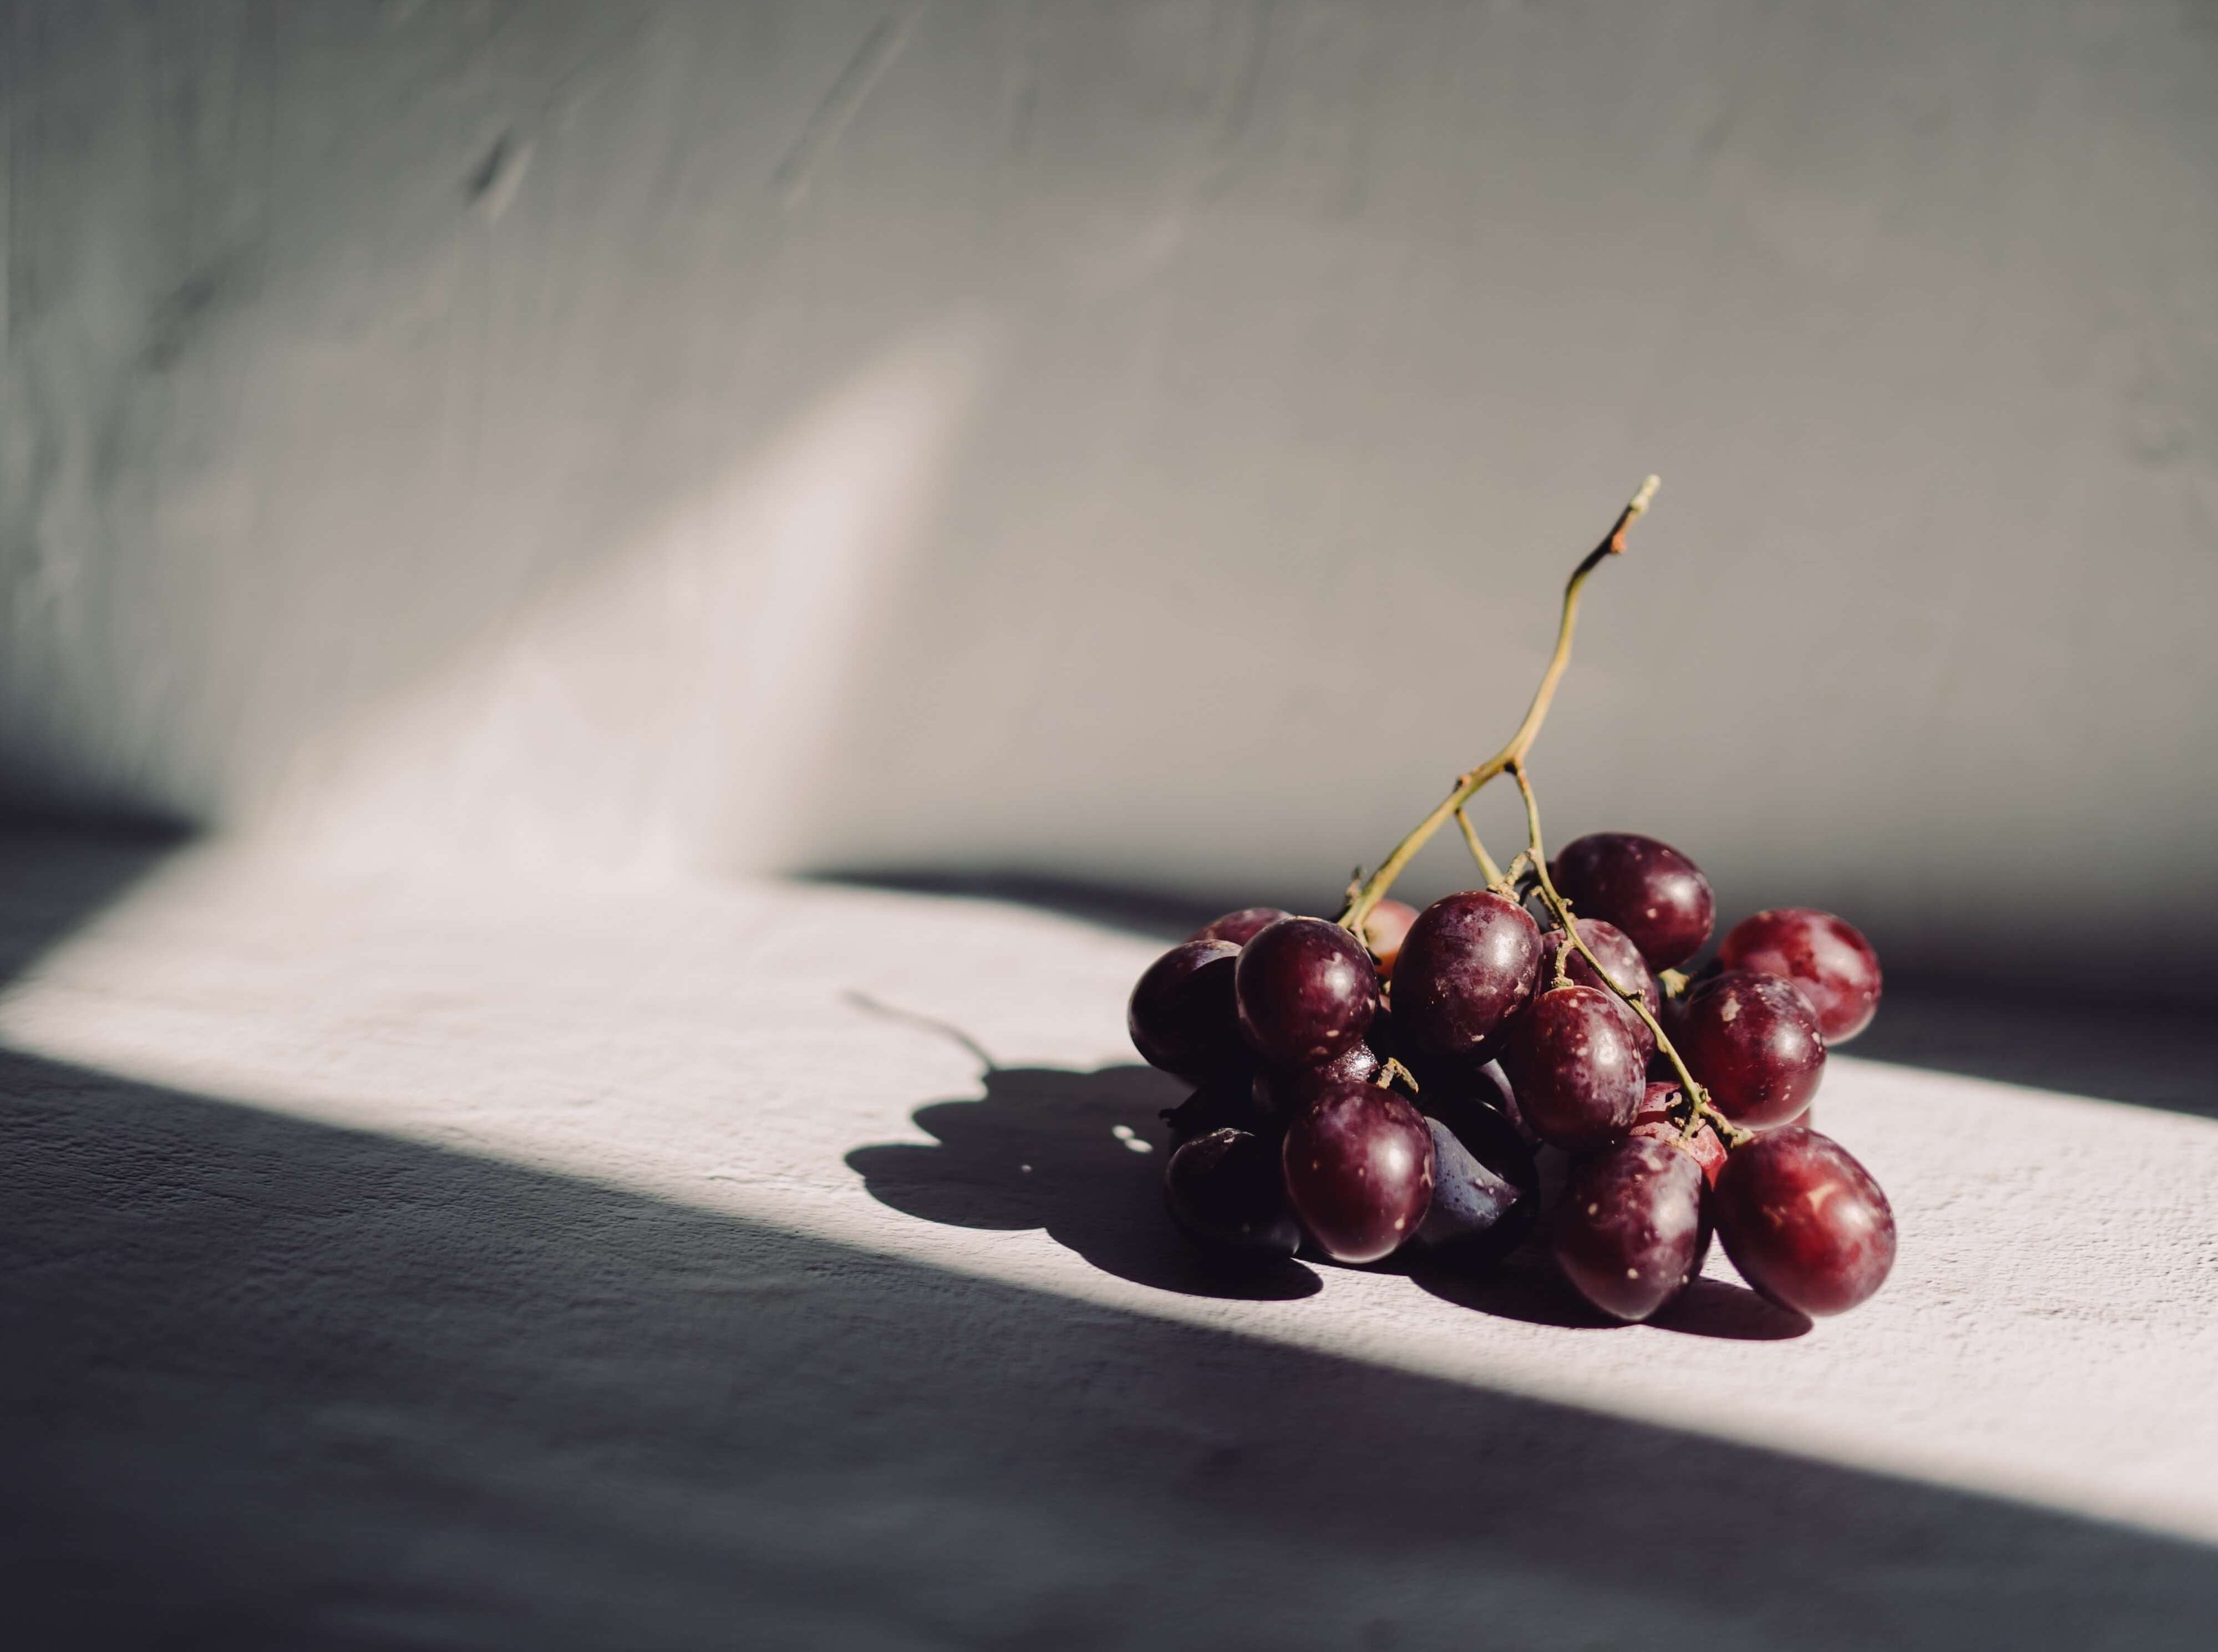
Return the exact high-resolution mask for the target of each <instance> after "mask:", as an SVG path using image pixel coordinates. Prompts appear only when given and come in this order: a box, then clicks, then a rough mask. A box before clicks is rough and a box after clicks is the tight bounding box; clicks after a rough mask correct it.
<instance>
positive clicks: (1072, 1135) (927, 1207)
mask: <svg viewBox="0 0 2218 1652" xmlns="http://www.w3.org/2000/svg"><path fill="white" fill-rule="evenodd" d="M963 1042H965V1043H968V1042H969V1041H968V1040H964V1041H963ZM973 1048H975V1046H974V1047H973ZM981 1090H982V1093H981V1094H979V1095H976V1096H973V1097H967V1098H957V1099H950V1100H945V1101H934V1102H928V1103H926V1104H925V1105H923V1106H920V1107H919V1108H918V1109H917V1110H916V1111H915V1112H914V1113H912V1114H911V1115H910V1117H911V1118H912V1119H913V1120H914V1122H915V1123H916V1126H917V1128H918V1129H921V1130H923V1131H925V1132H926V1134H927V1135H931V1136H932V1137H934V1138H935V1139H934V1141H933V1142H931V1143H925V1142H879V1143H877V1144H875V1145H872V1146H869V1147H860V1148H856V1149H855V1150H854V1151H853V1152H852V1153H850V1154H848V1155H847V1158H846V1163H847V1167H848V1168H849V1169H850V1170H852V1171H854V1172H856V1173H857V1174H858V1175H859V1176H861V1177H862V1179H863V1185H864V1187H865V1188H867V1189H868V1190H869V1191H870V1197H873V1198H875V1199H877V1201H878V1203H881V1204H884V1205H888V1206H889V1207H891V1208H892V1209H894V1210H899V1211H901V1213H902V1214H903V1215H905V1216H914V1217H916V1218H917V1219H918V1220H920V1221H922V1222H939V1223H941V1224H943V1225H945V1226H947V1227H951V1228H987V1229H991V1230H995V1231H1001V1232H1020V1231H1023V1230H1025V1229H1028V1228H1040V1229H1043V1230H1044V1232H1045V1233H1046V1234H1047V1235H1048V1237H1049V1238H1050V1239H1052V1240H1054V1241H1056V1243H1057V1244H1059V1245H1061V1246H1063V1247H1065V1248H1066V1249H1069V1250H1072V1251H1075V1252H1076V1253H1078V1254H1079V1255H1081V1256H1082V1257H1084V1258H1085V1259H1087V1261H1088V1262H1090V1263H1092V1264H1093V1265H1094V1266H1095V1267H1097V1268H1100V1270H1101V1271H1103V1272H1105V1273H1111V1274H1114V1275H1116V1276H1117V1277H1118V1278H1120V1279H1130V1280H1131V1281H1132V1282H1133V1283H1134V1284H1143V1285H1150V1286H1153V1287H1154V1288H1155V1289H1156V1290H1172V1291H1177V1292H1179V1293H1180V1294H1182V1295H1185V1296H1219V1297H1235V1298H1240V1299H1243V1300H1248V1301H1264V1302H1269V1301H1284V1300H1286V1299H1288V1298H1292V1297H1297V1296H1312V1295H1314V1294H1315V1293H1316V1292H1317V1290H1320V1289H1321V1288H1322V1285H1321V1283H1320V1281H1319V1280H1318V1278H1317V1275H1316V1274H1315V1273H1314V1272H1312V1271H1310V1269H1308V1268H1306V1267H1304V1266H1303V1265H1301V1264H1300V1263H1298V1262H1294V1261H1287V1262H1283V1263H1279V1264H1277V1265H1272V1266H1269V1267H1266V1268H1262V1269H1257V1270H1250V1271H1224V1270H1222V1269H1220V1268H1217V1267H1214V1266H1212V1265H1210V1264H1209V1263H1207V1262H1206V1261H1205V1260H1204V1259H1203V1258H1202V1257H1201V1256H1200V1254H1199V1253H1198V1252H1196V1251H1195V1250H1194V1248H1193V1247H1192V1246H1191V1245H1189V1244H1187V1243H1186V1241H1185V1240H1184V1239H1182V1238H1180V1236H1179V1234H1178V1232H1177V1230H1176V1229H1175V1228H1173V1227H1172V1226H1171V1223H1170V1221H1169V1218H1168V1217H1167V1216H1165V1215H1164V1214H1163V1208H1162V1173H1163V1164H1164V1160H1165V1159H1166V1157H1167V1156H1168V1154H1169V1152H1170V1139H1169V1135H1168V1132H1167V1131H1166V1130H1165V1129H1164V1128H1163V1124H1162V1119H1161V1118H1160V1117H1157V1115H1158V1114H1159V1113H1160V1112H1161V1111H1162V1109H1164V1108H1166V1107H1169V1106H1173V1105H1175V1104H1177V1103H1178V1102H1179V1101H1180V1099H1182V1098H1183V1091H1182V1090H1181V1088H1180V1086H1179V1084H1178V1082H1177V1081H1176V1080H1173V1079H1170V1078H1168V1077H1167V1076H1165V1075H1164V1074H1162V1073H1158V1072H1156V1071H1155V1070H1154V1069H1153V1068H1151V1067H1137V1066H1120V1067H1102V1068H1100V1070H1099V1071H1096V1072H1092V1073H1084V1072H1075V1071H1071V1070H1069V1069H1067V1068H1062V1067H988V1068H987V1070H986V1073H985V1075H984V1077H983V1078H982V1080H981Z"/></svg>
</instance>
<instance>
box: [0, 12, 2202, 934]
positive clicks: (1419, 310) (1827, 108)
mask: <svg viewBox="0 0 2218 1652" xmlns="http://www.w3.org/2000/svg"><path fill="white" fill-rule="evenodd" d="M0 26H3V27H4V34H0V99H4V101H5V117H6V118H5V120H4V121H0V145H4V146H5V150H6V154H5V165H4V167H0V177H4V189H5V191H6V201H5V212H4V213H0V223H4V225H5V226H6V230H5V233H6V237H7V246H6V257H5V263H4V291H0V339H4V343H3V344H0V787H4V789H5V790H6V791H7V792H8V793H9V794H10V795H15V796H16V797H19V798H20V797H27V796H36V797H40V798H43V799H46V800H48V801H53V800H57V799H59V800H66V801H77V802H80V803H94V804H100V805H103V806H105V805H109V804H117V805H122V806H127V807H137V808H141V809H154V810H158V811H168V812H171V813H175V814H183V815H184V816H186V817H189V818H192V819H197V820H215V821H220V822H232V823H235V822H239V821H248V820H263V819H266V818H269V817H270V816H272V815H273V814H286V813H288V812H289V811H291V810H294V809H295V808H296V807H310V806H314V807H318V808H320V807H322V806H323V805H325V803H326V802H327V801H329V798H330V796H331V795H337V796H338V798H340V799H341V800H343V801H344V804H345V807H344V808H339V809H338V813H339V814H341V815H343V816H344V819H345V820H347V821H348V822H349V823H350V826H352V827H358V828H359V835H360V836H361V837H362V838H364V839H366V840H367V842H368V843H369V844H370V845H374V846H377V847H389V846H391V845H395V844H406V845H409V846H410V847H412V848H413V849H416V850H419V851H420V850H421V849H422V848H424V846H425V845H432V846H439V845H449V844H453V843H456V842H460V841H470V842H471V843H473V845H474V852H479V853H490V854H493V855H498V856H499V857H509V858H514V857H523V858H532V859H538V860H542V861H546V862H549V863H552V862H556V861H560V860H561V859H564V858H572V859H581V860H584V861H585V862H587V863H593V864H598V865H629V864H632V863H638V862H655V861H662V862H674V863H681V864H709V865H714V866H719V867H732V866H738V867H763V866H771V867H792V866H815V867H825V866H846V867H869V866H876V867H886V866H901V867H908V868H912V869H914V868H942V869H945V868H947V867H950V866H968V867H972V868H981V867H982V868H999V869H1031V870H1033V871H1038V872H1052V873H1058V874H1061V875H1074V876H1084V877H1091V878H1096V879H1118V880H1123V881H1125V882H1138V883H1168V884H1170V885H1172V886H1174V887H1177V888H1186V889H1188V890H1221V891H1222V892H1223V893H1224V894H1226V895H1227V897H1228V899H1229V898H1230V897H1231V896H1235V895H1242V894H1255V895H1269V896H1271V897H1272V898H1274V899H1277V898H1297V899H1303V900H1314V899H1317V898H1318V897H1317V893H1316V892H1317V891H1320V890H1329V889H1333V888H1337V887H1339V884H1340V882H1341V880H1342V879H1343V878H1344V877H1345V875H1346V873H1347V870H1348V865H1349V863H1351V862H1352V861H1354V860H1356V859H1358V858H1363V857H1372V858H1375V857H1378V856H1379V855H1381V854H1383V853H1384V852H1385V849H1386V847H1387V846H1388V845H1390V844H1391V842H1392V840H1393V838H1394V836H1395V834H1396V833H1397V832H1398V831H1399V830H1400V828H1401V827H1402V826H1403V824H1405V823H1406V822H1407V821H1408V820H1410V819H1411V818H1413V817H1414V816H1415V815H1416V814H1417V813H1418V812H1419V811H1420V810H1421V809H1422V807H1425V806H1427V805H1428V804H1429V803H1430V802H1431V801H1433V800H1434V798H1435V797H1436V796H1437V795H1439V793H1440V789H1441V788H1442V786H1443V785H1444V783H1445V782H1446V780H1447V777H1449V776H1450V775H1452V774H1453V773H1454V772H1455V771H1456V770H1457V769H1459V767H1461V766H1462V765H1463V764H1466V763H1468V762H1470V761H1471V760H1472V759H1473V758H1475V757H1476V756H1478V755H1479V754H1481V753H1483V752H1484V751H1487V750H1490V749H1491V747H1492V746H1493V745H1494V744H1495V742H1496V740H1498V739H1499V738H1500V737H1501V734H1502V732H1503V731H1504V729H1505V727H1506V726H1507V725H1508V724H1509V722H1510V721H1512V720H1513V719H1514V717H1515V714H1516V712H1517V710H1518V709H1519V708H1521V705H1522V703H1523V701H1524V697H1525V696H1526V695H1527V692H1528V691H1529V689H1530V686H1531V684H1532V681H1533V677H1534V675H1535V674H1536V671H1537V668H1538V665H1539V662H1540V657H1541V653H1542V651H1543V650H1544V649H1545V647H1546V640H1547V636H1548V629H1549V624H1550V620H1551V613H1550V605H1551V603H1552V600H1553V596H1554V592H1555V590H1556V587H1557V585H1558V583H1559V581H1560V579H1561V578H1562V574H1563V571H1564V567H1565V566H1566V565H1567V563H1568V561H1569V560H1570V559H1571V558H1572V557H1574V556H1576V555H1577V554H1578V553H1579V552H1580V551H1583V549H1584V548H1586V547H1587V546H1588V545H1589V544H1590V543H1591V542H1592V541H1593V539H1594V537H1595V535H1596V534H1597V533H1598V532H1599V531H1600V529H1602V526H1603V525H1604V524H1605V523H1607V521H1608V517H1609V515H1610V512H1611V511H1612V510H1614V507H1615V505H1616V504H1617V503H1618V501H1619V500H1620V499H1621V498H1623V497H1624V495H1625V493H1626V492H1627V491H1628V490H1629V489H1630V488H1631V487H1632V486H1633V485H1634V484H1635V483H1636V482H1637V481H1638V480H1639V478H1640V477H1641V476H1643V475H1645V473H1648V472H1649V471H1651V470H1657V471H1660V472H1662V473H1663V476H1664V483H1665V486H1664V491H1663V496H1662V498H1661V501H1660V503H1659V505H1658V508H1657V511H1656V513H1655V515H1654V516H1653V517H1651V520H1650V521H1649V522H1648V523H1645V524H1644V526H1643V528H1642V529H1641V530H1640V534H1639V538H1638V540H1637V541H1636V547H1637V548H1636V554H1635V555H1634V557H1633V559H1632V560H1628V561H1627V562H1626V563H1625V564H1624V565H1623V566H1618V567H1614V568H1613V569H1611V570H1610V572H1609V574H1608V579H1606V581H1605V582H1604V583H1603V584H1602V585H1601V586H1599V587H1597V589H1596V591H1595V600H1594V602H1593V603H1592V605H1591V607H1590V609H1589V629H1588V632H1587V634H1586V640H1585V643H1584V646H1583V651H1582V653H1581V657H1580V660H1579V663H1578V665H1577V669H1576V671H1574V673H1573V675H1572V677H1571V679H1570V681H1569V684H1567V687H1566V691H1565V695H1564V700H1563V702H1562V705H1561V707H1560V709H1559V711H1558V716H1557V720H1556V723H1555V726H1554V727H1552V730H1551V732H1550V734H1549V737H1548V740H1547V743H1546V745H1544V746H1543V747H1542V748H1541V749H1540V752H1539V753H1538V754H1536V757H1535V767H1536V770H1537V773H1538V776H1539V779H1540V785H1541V789H1542V793H1543V795H1544V796H1545V797H1546V798H1547V799H1548V800H1549V801H1550V803H1551V805H1552V814H1551V823H1552V826H1553V828H1554V830H1555V831H1556V832H1558V834H1559V835H1568V834H1570V833H1571V832H1577V831H1581V830H1588V829H1595V828H1605V827H1616V826H1629V827H1633V828H1636V829H1644V830H1648V831H1652V832H1658V833H1660V834H1662V835H1663V836H1665V837H1667V838H1671V839H1673V840H1674V841H1677V842H1681V843H1682V845H1683V846H1684V847H1685V848H1687V849H1688V851H1690V852H1692V853H1693V854H1694V855H1695V857H1697V858H1698V859H1699V860H1701V862H1702V863H1704V864H1705V865H1707V866H1708V867H1710V868H1711V869H1712V870H1713V873H1714V874H1715V875H1717V876H1718V877H1719V884H1720V889H1719V893H1720V896H1721V898H1722V899H1723V900H1724V902H1725V906H1726V908H1727V909H1728V910H1729V911H1732V912H1735V913H1738V912H1746V911H1750V910H1754V909H1755V908H1756V907H1758V906H1763V905H1766V904H1770V903H1772V902H1775V901H1778V900H1806V901H1809V902H1812V903H1814V904H1818V905H1820V906H1828V907H1831V908H1833V909H1836V910H1840V911H1843V912H1845V913H1849V915H1850V916H1851V917H1852V918H1853V919H1855V920H1856V922H1858V923H1860V924H1862V925H1866V926H1867V927H1868V928H1869V929H1871V930H1872V931H1873V932H1874V934H1876V935H1878V936H1879V937H1880V940H1881V943H1882V944H1883V946H1884V947H1885V949H1886V950H1887V956H1889V957H1890V959H1891V960H1893V961H1894V962H1907V961H1908V960H1910V959H1911V957H1912V956H1918V957H1919V958H1921V959H1923V960H1924V962H1929V963H1934V964H1942V965H1962V964H1964V963H1966V962H1981V963H1983V964H1984V965H1985V966H1986V967H1988V968H1998V967H2011V968H2017V969H2018V970H2020V971H2022V972H2023V973H2025V974H2043V973H2049V972H2053V971H2054V969H2056V968H2058V967H2059V961H2060V959H2061V961H2062V964H2063V967H2066V968H2070V969H2071V970H2072V972H2073V973H2074V974H2075V976H2079V977H2083V978H2084V976H2085V975H2086V974H2088V973H2090V972H2093V971H2097V970H2105V969H2116V968H2121V967H2122V965H2123V964H2124V963H2126V962H2130V961H2143V962H2148V961H2159V962H2160V961H2163V960H2165V959H2167V958H2177V959H2178V960H2181V961H2193V962H2198V963H2199V965H2200V966H2201V967H2207V965H2208V962H2209V956H2210V948H2209V944H2208V942H2207V940H2205V939H2203V937H2204V936H2205V935H2206V934H2207V933H2208V932H2209V929H2210V926H2211V925H2212V923H2213V921H2214V920H2218V834H2214V833H2212V832H2210V831H2209V826H2208V820H2207V814H2208V804H2209V797H2210V795H2211V792H2212V789H2213V788H2212V777H2213V775H2214V772H2218V750H2215V749H2214V746H2213V740H2214V737H2218V736H2214V730H2218V719H2214V717H2213V716H2212V708H2213V706H2214V704H2218V653H2214V651H2212V650H2211V649H2210V648H2209V647H2208V646H2207V629H2208V616H2209V614H2210V613H2211V612H2212V611H2213V609H2214V607H2218V583H2214V582H2218V555H2214V554H2213V551H2214V535H2215V534H2218V530H2214V527H2213V523H2214V521H2218V400H2214V398H2213V393H2212V386H2213V385H2214V384H2215V383H2218V371H2214V368H2218V282H2213V281H2212V280H2211V278H2210V277H2211V272H2212V271H2213V270H2214V269H2218V166H2214V164H2213V163H2212V157H2213V155H2214V154H2218V96H2214V95H2213V88H2214V84H2218V77H2215V76H2214V70H2218V62H2214V54H2218V30H2214V29H2213V28H2212V25H2211V14H2210V11H2209V8H2208V7H2207V6H2199V5H2194V4H2181V3H2178V0H2125V3H2079V0H2016V3H2008V4H2000V3H1977V0H1966V3H1933V0H1877V3H1863V4H1858V5H1853V6H1843V5H1839V4H1833V3H1827V0H1785V3H1771V0H1673V3H1669V4H1657V5H1641V4H1607V3H1604V4H1550V5H1521V4H1514V3H1471V4H1465V3H1445V0H1440V3H1434V0H1424V3H1397V4H1394V5H1389V6H1374V5H1369V4H1363V3H1355V0H1345V3H1320V0H1292V3H1279V4H1273V3H1267V0H1252V3H1251V0H1225V3H1215V4H1205V3H1186V0H1177V3H1128V0H1118V3H1109V4H1056V5H1049V6H1027V5H1020V4H1015V3H1010V4H991V3H970V0H950V3H938V4H932V5H929V6H923V5H917V6H910V5H902V4H889V3H877V0H775V3H763V0H757V3H750V4H746V5H732V4H724V3H709V4H659V5H650V4H611V3H605V0H543V3H533V4H529V5H509V4H494V3H474V0H473V3H463V0H455V3H441V4H421V3H415V0H391V3H383V4H375V5H373V4H369V3H347V0H325V3H319V4H317V5H313V6H288V5H279V4H276V3H263V0H239V3H208V4H197V3H196V4H192V5H185V4H166V5H164V4H154V5H136V4H127V3H122V0H113V3H110V0H10V3H6V4H0ZM1488 801H1489V810H1488V813H1486V814H1484V816H1483V818H1482V825H1484V826H1488V827H1489V828H1490V829H1495V830H1500V831H1507V830H1509V826H1507V825H1506V824H1503V825H1499V826H1497V824H1496V823H1497V820H1507V819H1508V818H1509V817H1507V816H1501V817H1497V816H1496V814H1494V813H1493V812H1492V809H1493V800H1491V799H1490V800H1488ZM1456 868H1457V862H1456V860H1455V858H1454V857H1453V855H1452V854H1444V855H1443V857H1441V858H1440V859H1438V860H1436V861H1431V860H1428V862H1427V863H1425V864H1424V865H1423V866H1422V867H1421V868H1420V870H1419V881H1420V882H1421V884H1429V885H1430V886H1432V887H1436V888H1437V887H1443V886H1445V883H1446V881H1447V879H1448V878H1450V877H1452V876H1453V875H1455V871H1456ZM2066 869H2068V872H2069V877H2070V882H2071V886H2072V889H2073V891H2074V894H2075V895H2076V896H2077V898H2076V899H2072V900H2058V899H2056V898H2055V890H2056V888H2057V884H2058V880H2059V878H2060V876H2061V875H2064V873H2065V872H2066ZM2091 912H2093V913H2101V914H2102V915H2103V921H2101V922H2095V923H2091V922H2089V921H2087V918H2086V914H2087V913H2091Z"/></svg>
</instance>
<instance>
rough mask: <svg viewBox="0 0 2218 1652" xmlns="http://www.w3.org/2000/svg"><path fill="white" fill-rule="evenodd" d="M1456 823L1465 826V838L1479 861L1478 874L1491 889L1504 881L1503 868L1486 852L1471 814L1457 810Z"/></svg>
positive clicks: (1474, 856) (1474, 857)
mask: <svg viewBox="0 0 2218 1652" xmlns="http://www.w3.org/2000/svg"><path fill="white" fill-rule="evenodd" d="M1456 824H1457V825H1458V826H1461V827H1462V828H1463V840H1464V842H1465V843H1466V844H1468V845H1471V858H1472V859H1473V860H1475V861H1477V862H1478V875H1480V876H1481V877H1483V878H1484V879H1485V880H1486V887H1487V888H1490V889H1491V888H1494V886H1495V885H1496V884H1497V883H1499V882H1502V869H1501V868H1500V867H1499V866H1496V864H1495V863H1494V857H1493V856H1491V855H1490V854H1488V853H1487V852H1486V845H1484V844H1483V843H1481V842H1479V840H1478V827H1476V826H1473V825H1471V816H1469V815H1468V814H1465V813H1464V812H1463V811H1462V810H1461V809H1458V810H1457V811H1456Z"/></svg>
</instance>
